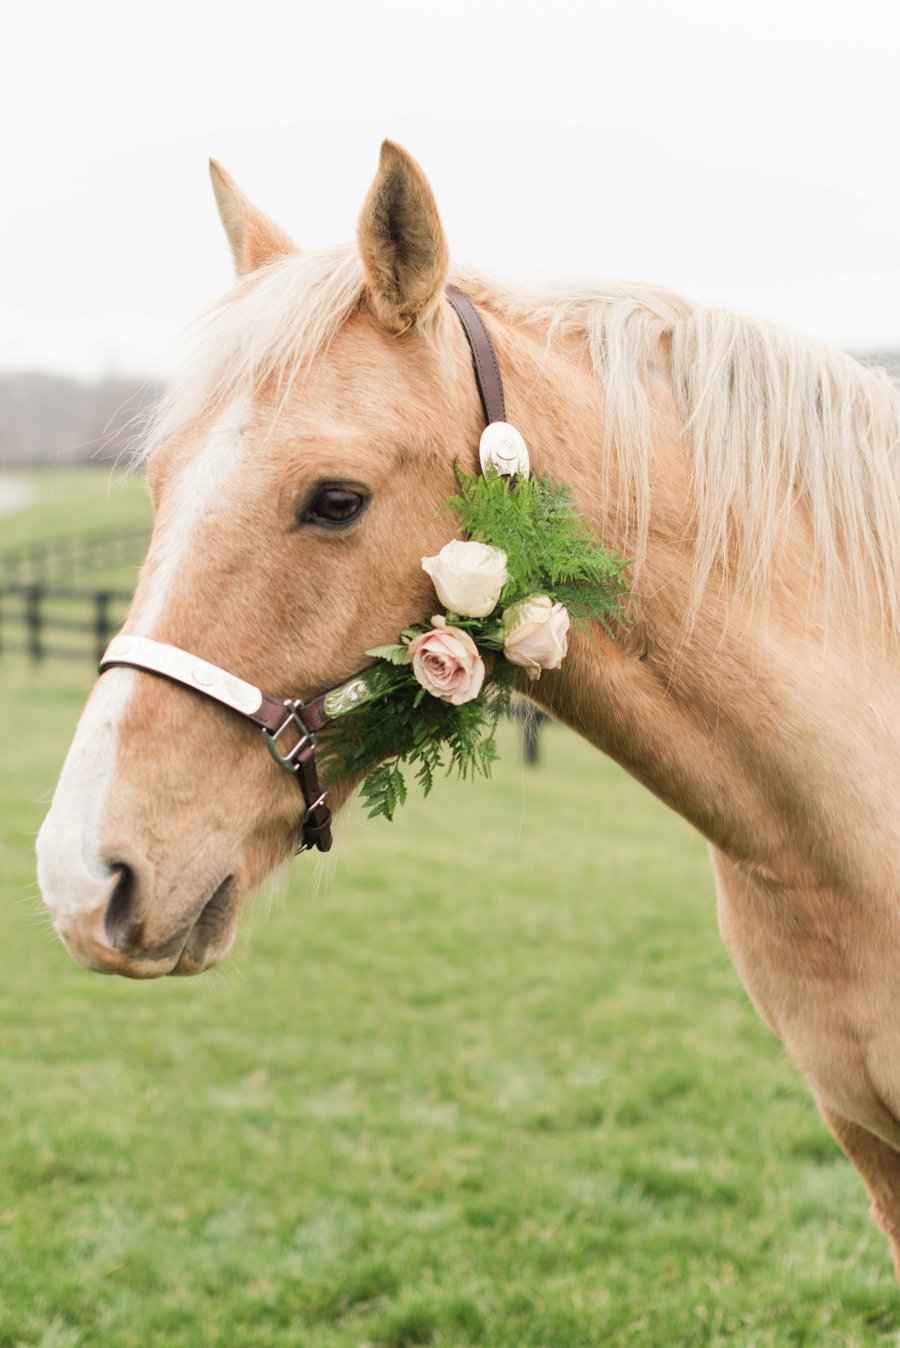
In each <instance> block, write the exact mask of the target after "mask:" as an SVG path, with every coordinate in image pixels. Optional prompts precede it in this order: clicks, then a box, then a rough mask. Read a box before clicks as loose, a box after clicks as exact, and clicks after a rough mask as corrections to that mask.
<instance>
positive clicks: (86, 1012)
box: [0, 473, 900, 1348]
mask: <svg viewBox="0 0 900 1348" xmlns="http://www.w3.org/2000/svg"><path fill="white" fill-rule="evenodd" d="M35 480H36V481H38V484H39V491H40V492H41V493H42V494H43V493H46V494H47V496H48V497H49V498H52V502H53V504H52V510H53V519H54V520H55V521H56V522H57V526H58V527H60V528H63V527H68V526H70V525H71V524H72V523H74V522H75V520H74V515H75V513H77V524H78V526H79V527H83V528H102V527H104V525H105V524H108V525H109V527H114V526H116V525H117V524H119V523H120V522H122V521H123V519H126V520H127V521H129V522H132V521H134V520H139V519H140V517H141V515H140V512H141V511H142V510H143V509H144V506H143V504H142V501H141V496H140V491H141V489H140V484H139V483H137V482H131V483H130V484H128V485H127V486H126V488H125V489H124V491H123V492H121V493H118V494H116V493H114V494H113V495H112V496H111V497H109V498H108V493H107V489H106V482H107V479H106V476H105V474H99V473H89V474H85V475H83V476H71V475H62V474H50V475H48V476H47V477H46V478H39V479H35ZM76 500H77V512H73V511H71V510H70V511H67V510H66V508H65V507H66V501H69V502H70V503H72V502H75V501H76ZM39 519H42V524H41V527H44V525H46V523H47V519H46V517H43V518H42V517H41V515H40V511H39V509H38V508H31V509H30V510H29V511H28V512H26V514H23V515H22V516H20V517H18V518H17V519H16V520H15V521H13V520H4V521H0V531H2V532H3V533H4V536H5V537H8V532H7V531H11V530H12V529H13V526H14V528H15V531H16V535H17V541H18V537H19V536H25V535H26V534H27V533H28V531H29V530H30V529H33V528H35V527H37V524H36V521H38V520H39ZM91 677H92V674H91V669H90V667H89V666H88V665H85V666H84V667H81V666H78V665H65V666H64V665H61V664H57V665H50V666H47V667H44V668H41V669H39V670H38V671H36V672H35V671H32V670H31V669H29V668H28V666H27V665H26V664H25V663H24V662H23V661H21V660H15V659H13V658H11V657H0V694H2V703H3V714H2V723H0V793H2V794H0V872H2V903H0V949H2V958H3V964H2V969H3V972H2V978H0V1059H2V1091H0V1138H2V1144H0V1145H2V1167H0V1345H2V1348H26V1346H27V1348H87V1346H88V1345H90V1348H125V1346H126V1345H129V1346H133V1348H149V1346H150V1345H165V1346H166V1348H195V1346H196V1348H201V1346H202V1345H207V1344H216V1345H223V1346H224V1348H269V1345H273V1346H274V1345H296V1346H297V1348H300V1346H301V1345H302V1346H303V1348H306V1346H307V1345H308V1346H309V1348H361V1346H362V1345H368V1346H374V1345H378V1346H379V1348H411V1346H412V1345H419V1344H433V1345H435V1346H436V1348H451V1346H452V1348H469V1346H472V1348H475V1346H476V1345H479V1346H480V1345H485V1346H486V1348H600V1345H607V1344H609V1345H653V1346H654V1348H655V1346H656V1345H659V1346H660V1348H663V1346H668V1345H673V1346H674V1345H725V1344H737V1345H742V1346H744V1345H746V1346H747V1348H750V1346H751V1345H754V1346H755V1345H795V1344H804V1345H815V1346H816V1348H818V1346H819V1345H838V1344H840V1345H850V1346H854V1345H868V1344H898V1343H900V1333H898V1321H897V1307H898V1301H897V1292H896V1289H895V1286H894V1282H893V1277H892V1272H891V1268H890V1261H889V1258H888V1254H887V1249H886V1245H885V1243H884V1241H883V1239H882V1237H881V1236H880V1234H879V1233H878V1231H877V1230H876V1229H875V1227H874V1226H873V1224H872V1223H871V1222H870V1220H869V1219H868V1217H867V1215H866V1207H867V1204H866V1198H865V1195H864V1192H863V1189H862V1185H861V1183H860V1181H859V1180H858V1178H857V1177H856V1175H855V1174H854V1172H853V1171H851V1169H850V1167H849V1166H848V1165H847V1164H846V1162H845V1161H844V1160H843V1159H842V1158H841V1156H840V1155H839V1153H838V1151H837V1149H836V1147H835V1146H834V1144H833V1143H832V1141H831V1139H830V1137H829V1135H828V1134H827V1132H826V1130H825V1128H824V1126H823V1125H822V1124H821V1122H820V1121H819V1119H818V1116H817V1114H816V1112H815V1109H814V1107H813V1105H812V1103H811V1102H810V1100H809V1099H808V1097H807V1095H806V1092H805V1090H804V1088H803V1086H802V1083H801V1082H800V1080H799V1079H798V1078H797V1076H796V1074H795V1073H794V1071H793V1069H792V1068H791V1067H790V1065H789V1064H788V1063H787V1061H786V1060H785V1057H784V1054H783V1052H782V1050H781V1048H780V1046H779V1045H778V1044H777V1043H776V1042H775V1041H774V1040H773V1039H772V1038H771V1037H770V1036H769V1035H768V1033H767V1032H766V1031H765V1030H764V1029H763V1028H762V1026H761V1025H760V1024H759V1022H758V1021H757V1019H756V1017H755V1015H754V1013H753V1012H752V1010H751V1009H750V1007H749V1005H748V1003H747V1000H746V998H745V996H744V994H743V993H742V991H741V989H740V987H739V985H738V982H737V979H736V977H735V975H734V973H733V971H732V970H731V967H730V965H729V963H728V960H727V958H726V956H725V954H724V951H723V949H722V947H721V945H720V942H719V939H718V935H717V932H716V925H715V913H714V903H713V888H712V879H711V873H710V869H709V865H708V862H707V859H706V853H705V848H704V845H703V843H702V841H701V840H700V839H699V838H698V837H697V836H696V835H694V834H693V833H692V832H691V831H690V829H688V828H687V826H686V825H685V824H684V823H683V822H682V821H681V820H679V819H678V818H676V817H675V816H673V815H672V814H670V813H668V812H667V811H666V810H665V809H663V808H662V807H661V806H660V805H658V804H657V803H656V802H655V801H654V800H652V799H651V798H650V797H649V796H648V795H646V794H645V793H644V792H643V791H642V790H641V789H640V788H639V787H637V786H636V785H635V784H634V783H633V782H631V781H630V780H629V779H628V778H627V777H625V776H624V775H623V774H622V773H621V772H620V771H619V770H618V769H616V768H615V767H614V766H613V765H611V764H610V763H608V762H606V761H605V760H604V759H602V758H601V757H600V756H599V755H597V754H596V753H595V752H594V751H592V750H591V749H589V748H588V746H587V745H585V744H583V743H581V742H580V741H578V740H577V739H575V738H574V737H572V736H571V735H569V734H568V733H565V732H564V731H562V730H561V729H559V728H557V727H551V728H550V729H549V731H548V732H547V733H546V734H545V736H544V742H543V761H542V762H541V764H540V766H539V767H538V768H537V769H536V770H529V769H525V768H524V767H523V766H522V764H521V763H520V761H519V758H518V752H517V736H516V731H515V729H514V728H513V727H509V728H508V730H507V731H506V732H505V737H504V746H503V748H504V754H503V758H502V761H501V764H500V765H499V768H498V771H497V773H496V776H495V780H494V781H493V782H491V783H488V784H479V785H477V786H463V785H459V784H457V783H455V782H448V783H443V784H441V785H440V786H439V788H438V789H437V790H436V791H435V793H434V795H433V796H432V797H431V798H430V799H429V800H427V801H422V800H420V799H414V800H411V802H410V803H409V804H408V805H407V806H406V807H405V809H404V810H403V811H402V812H401V816H400V817H399V818H398V821H397V822H396V823H395V824H393V825H388V824H384V823H369V822H367V821H365V820H364V819H363V818H362V817H361V815H360V814H359V813H356V814H353V813H351V815H350V817H349V818H347V819H346V820H344V821H342V822H343V825H344V826H343V827H342V828H341V829H340V831H339V833H338V838H337V844H336V851H335V853H333V854H332V856H333V857H334V860H333V862H330V863H329V864H328V865H327V866H325V867H324V868H323V869H322V870H319V869H317V866H316V864H314V863H312V862H311V861H310V860H309V859H308V858H301V859H299V860H298V861H297V862H296V863H295V865H294V868H293V873H292V875H291V878H290V883H289V884H288V885H287V886H286V887H284V886H282V887H281V888H280V889H279V891H278V892H277V894H276V896H275V897H274V900H272V899H270V898H267V897H266V896H262V897H259V898H258V899H257V900H256V901H255V902H254V904H253V911H252V912H251V913H250V914H249V915H248V920H247V921H245V924H244V926H245V930H244V933H243V936H242V939H241V942H240V944H239V948H238V949H237V950H236V952H235V953H234V955H233V956H232V957H231V959H230V961H229V962H228V964H227V965H225V966H223V967H222V968H221V970H217V971H214V972H213V973H211V974H207V975H205V976H203V977H202V978H199V979H193V980H175V979H168V980H163V981H161V982H158V983H151V984H133V983H128V982H126V981H124V980H118V979H108V978H102V977H99V976H97V975H96V974H90V973H87V972H86V971H84V970H81V969H79V968H78V967H76V966H75V965H74V964H73V963H72V962H71V960H70V959H69V957H68V956H67V955H66V954H65V952H64V950H63V948H62V946H61V945H60V944H59V942H58V941H57V940H56V939H55V937H53V935H52V933H51V932H50V931H49V930H48V926H47V923H46V921H45V920H44V919H43V918H42V917H41V916H40V907H39V904H38V901H37V898H36V888H35V884H34V867H33V840H34V834H35V831H36V829H37V828H38V826H39V823H40V820H41V817H42V815H43V812H44V810H45V807H46V802H47V800H48V798H49V794H50V791H51V789H52V784H53V780H54V777H55V774H56V772H57V770H58V767H59V765H60V762H61V760H62V756H63V754H64V751H65V747H66V744H67V741H68V738H69V736H70V734H71V731H72V728H73V726H74V723H75V720H76V718H77V715H78V711H79V707H80V704H81V702H82V700H83V697H84V694H85V691H86V689H87V687H88V685H89V682H90V679H91Z"/></svg>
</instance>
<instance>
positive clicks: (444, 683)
mask: <svg viewBox="0 0 900 1348" xmlns="http://www.w3.org/2000/svg"><path fill="white" fill-rule="evenodd" d="M431 621H432V622H433V623H434V626H433V628H432V629H431V631H430V632H422V633H420V635H419V636H417V637H413V639H412V641H411V642H410V643H409V658H410V660H411V661H412V667H413V673H414V674H415V676H416V678H417V679H418V680H419V683H420V684H421V685H422V687H423V688H424V689H425V690H426V692H429V693H431V695H432V697H439V698H442V699H443V701H444V702H452V703H453V705H454V707H459V706H462V704H463V702H471V701H472V699H473V698H476V697H477V696H478V694H479V693H480V692H481V685H482V684H483V683H484V661H483V660H482V658H481V656H480V655H479V654H478V647H477V646H476V645H475V642H474V641H473V640H472V638H471V637H470V636H469V634H468V632H463V631H462V630H461V629H460V628H458V627H448V626H447V622H446V619H445V618H443V617H441V616H440V615H438V616H437V617H434V618H432V620H431Z"/></svg>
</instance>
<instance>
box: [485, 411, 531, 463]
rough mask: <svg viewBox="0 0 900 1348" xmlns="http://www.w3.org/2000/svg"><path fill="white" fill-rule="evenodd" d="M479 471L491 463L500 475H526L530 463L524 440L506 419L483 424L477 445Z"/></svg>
mask: <svg viewBox="0 0 900 1348" xmlns="http://www.w3.org/2000/svg"><path fill="white" fill-rule="evenodd" d="M478 455H479V458H480V459H481V471H482V472H484V471H485V470H486V469H487V466H488V464H489V463H490V464H493V466H494V467H495V468H496V470H497V472H498V473H499V474H500V476H501V477H512V476H516V477H528V475H529V474H530V472H531V464H530V463H529V460H528V449H527V447H526V445H525V441H524V440H523V439H522V436H521V434H520V432H519V431H517V430H516V428H515V426H510V424H509V422H508V421H492V422H491V423H490V425H488V426H485V428H484V431H483V433H482V436H481V444H480V445H479V447H478Z"/></svg>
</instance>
